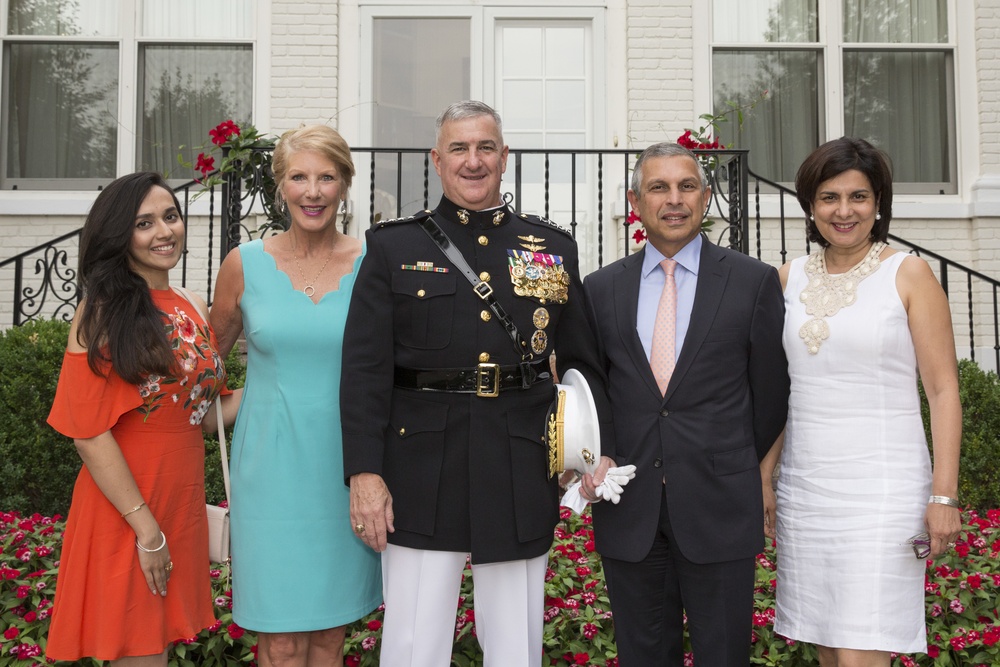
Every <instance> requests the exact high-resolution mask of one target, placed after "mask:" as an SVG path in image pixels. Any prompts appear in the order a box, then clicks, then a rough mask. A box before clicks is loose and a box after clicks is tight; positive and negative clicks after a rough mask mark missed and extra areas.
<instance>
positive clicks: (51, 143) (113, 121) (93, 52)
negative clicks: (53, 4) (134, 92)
mask: <svg viewBox="0 0 1000 667" xmlns="http://www.w3.org/2000/svg"><path fill="white" fill-rule="evenodd" d="M7 55H8V58H9V63H10V69H9V72H8V78H7V90H5V91H4V96H3V97H4V103H5V104H6V127H5V128H4V130H5V133H6V139H7V144H6V145H7V150H6V155H5V156H4V160H5V165H4V166H5V177H6V178H7V179H11V178H41V179H49V178H106V179H111V178H114V176H115V160H116V157H117V149H118V141H117V136H118V134H117V133H118V123H117V116H118V48H117V47H116V46H110V45H109V46H104V45H95V44H79V43H61V44H25V43H12V44H10V45H8V47H7Z"/></svg>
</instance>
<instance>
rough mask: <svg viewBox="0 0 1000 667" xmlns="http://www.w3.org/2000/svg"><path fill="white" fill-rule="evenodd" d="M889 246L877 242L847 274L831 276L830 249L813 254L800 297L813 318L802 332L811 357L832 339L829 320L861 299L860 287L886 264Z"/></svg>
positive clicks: (809, 260)
mask: <svg viewBox="0 0 1000 667" xmlns="http://www.w3.org/2000/svg"><path fill="white" fill-rule="evenodd" d="M885 247H886V244H885V243H883V242H882V241H878V242H877V243H873V244H872V247H871V248H870V249H869V250H868V253H867V254H866V255H865V256H864V258H863V259H862V260H861V261H860V262H858V263H857V264H855V265H854V267H853V268H852V269H851V270H850V271H847V272H845V273H838V274H836V275H830V274H829V273H828V272H827V270H826V249H820V250H818V251H816V252H814V253H813V254H811V255H809V259H807V260H806V266H805V271H806V277H808V278H809V283H808V284H807V285H806V288H805V289H804V290H802V293H801V294H799V300H800V301H801V302H802V303H804V304H805V306H806V315H812V319H810V320H808V321H807V322H806V323H805V324H803V325H802V327H801V328H800V329H799V337H800V338H801V339H802V340H803V341H804V342H805V344H806V347H807V348H808V350H809V354H817V353H818V352H819V346H820V345H821V344H822V343H823V341H824V340H826V339H827V338H829V337H830V326H829V325H828V324H827V323H826V320H825V319H823V318H825V317H833V316H834V315H836V314H837V313H838V312H840V309H841V308H846V307H847V306H850V305H851V304H852V303H854V301H855V300H856V299H857V297H858V284H859V283H861V281H862V280H864V279H865V278H867V277H868V276H870V275H871V274H873V273H875V272H876V271H878V267H879V266H881V264H882V261H881V260H880V259H879V255H880V254H881V253H882V250H883V249H884V248H885Z"/></svg>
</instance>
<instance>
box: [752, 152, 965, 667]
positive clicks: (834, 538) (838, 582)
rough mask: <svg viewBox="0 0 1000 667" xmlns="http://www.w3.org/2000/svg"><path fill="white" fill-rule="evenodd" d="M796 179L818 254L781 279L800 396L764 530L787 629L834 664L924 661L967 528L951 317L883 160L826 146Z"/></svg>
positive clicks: (782, 627) (766, 472)
mask: <svg viewBox="0 0 1000 667" xmlns="http://www.w3.org/2000/svg"><path fill="white" fill-rule="evenodd" d="M795 186H796V190H797V193H798V199H799V203H800V204H801V206H802V210H803V211H805V214H806V216H807V218H808V222H807V230H808V235H809V239H810V241H812V242H813V243H815V244H816V246H817V248H816V250H815V252H813V253H812V254H811V255H809V256H808V257H801V258H799V259H796V260H794V261H792V262H790V263H789V264H786V265H785V266H783V267H781V270H780V276H781V282H782V287H783V288H784V292H785V308H786V315H785V329H784V334H783V340H784V344H785V351H786V354H787V355H788V365H789V369H788V370H789V375H790V376H791V380H792V385H791V396H790V398H789V411H788V422H787V425H786V428H785V433H784V435H783V438H781V439H779V442H778V446H776V447H774V448H772V450H771V452H770V453H769V454H768V456H767V457H766V458H765V459H764V461H763V462H762V463H761V475H762V479H763V482H764V507H765V517H764V530H765V532H766V533H767V534H768V535H769V536H772V537H773V536H776V537H777V541H778V581H777V613H776V618H775V632H777V633H779V634H781V635H783V636H786V637H789V638H790V639H795V640H797V641H806V642H811V643H814V644H816V645H817V648H818V651H819V657H820V665H822V666H823V667H861V666H865V667H867V666H878V667H888V665H889V653H890V652H896V653H912V652H918V651H921V652H926V650H927V643H926V629H925V611H924V587H923V586H924V565H925V561H924V560H922V559H923V558H926V557H927V556H936V555H937V554H940V553H943V552H944V551H945V550H946V549H948V548H949V547H950V546H953V540H955V538H956V537H957V536H958V533H959V531H960V529H961V519H960V513H959V510H958V505H959V503H958V501H957V500H956V498H957V495H958V460H959V447H960V444H961V431H962V408H961V404H960V402H959V395H958V371H957V363H956V360H955V342H954V335H953V333H952V326H951V315H950V311H949V308H948V301H947V298H946V296H945V294H944V291H943V290H942V289H941V286H940V285H939V284H938V281H937V279H936V278H935V276H934V274H933V273H932V271H931V269H930V267H929V266H928V264H927V262H925V261H924V260H923V259H920V258H919V257H914V256H911V255H908V254H905V253H901V252H898V251H896V250H894V249H892V248H890V247H888V246H887V245H886V240H887V237H888V233H889V222H890V220H891V219H892V172H891V167H890V165H889V160H888V157H887V156H886V155H885V154H884V153H883V152H882V151H880V150H878V149H876V148H874V147H873V146H872V145H871V144H869V143H868V142H867V141H864V140H862V139H851V138H847V137H844V138H841V139H837V140H834V141H831V142H828V143H826V144H824V145H822V146H820V147H819V148H817V149H816V150H815V151H813V152H812V154H810V155H809V157H807V158H806V160H805V162H803V164H802V166H801V167H800V168H799V171H798V174H797V176H796V179H795ZM918 372H919V377H920V379H921V380H922V382H923V385H924V390H925V391H926V393H927V399H928V402H929V404H930V413H931V433H932V441H933V453H934V465H933V471H932V466H931V461H930V457H929V455H928V451H927V443H926V439H925V437H924V430H923V426H922V423H921V418H920V400H919V395H918V393H917V374H918ZM779 458H780V460H781V467H780V478H779V480H778V485H777V498H775V494H774V492H772V490H771V478H772V473H773V471H774V468H775V464H776V463H777V461H778V460H779ZM921 533H924V535H922V536H921V535H920V534H921Z"/></svg>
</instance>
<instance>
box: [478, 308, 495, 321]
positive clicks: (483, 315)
mask: <svg viewBox="0 0 1000 667" xmlns="http://www.w3.org/2000/svg"><path fill="white" fill-rule="evenodd" d="M479 317H481V318H482V320H483V322H489V321H490V319H491V318H492V317H493V316H492V315H490V311H488V310H484V311H483V312H481V313H479Z"/></svg>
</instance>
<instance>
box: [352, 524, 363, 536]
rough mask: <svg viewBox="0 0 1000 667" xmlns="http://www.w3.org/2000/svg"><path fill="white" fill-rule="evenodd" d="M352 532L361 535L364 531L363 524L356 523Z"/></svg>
mask: <svg viewBox="0 0 1000 667" xmlns="http://www.w3.org/2000/svg"><path fill="white" fill-rule="evenodd" d="M354 532H355V533H357V534H358V535H362V534H363V533H364V532H365V524H363V523H359V524H358V525H356V526H354Z"/></svg>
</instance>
